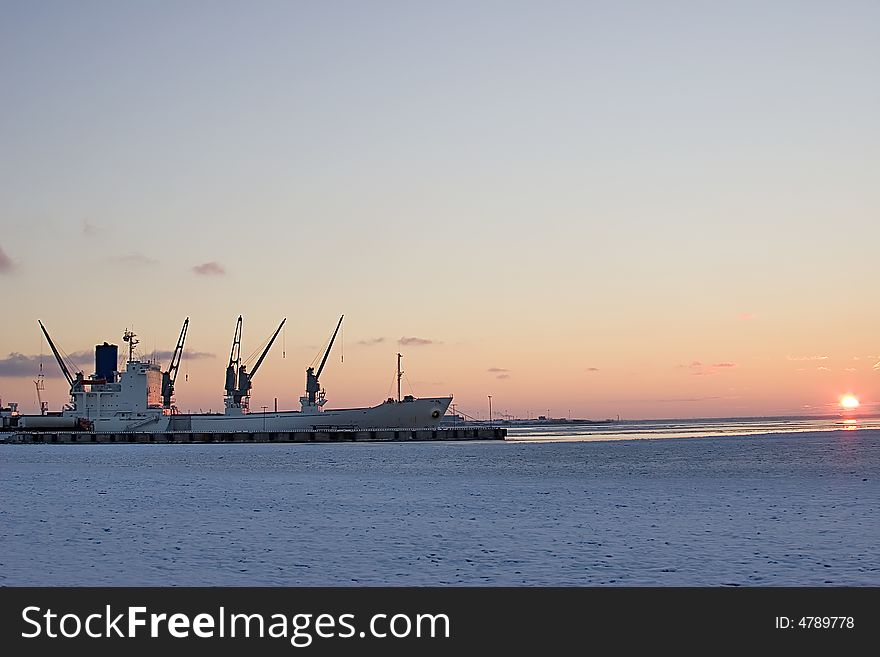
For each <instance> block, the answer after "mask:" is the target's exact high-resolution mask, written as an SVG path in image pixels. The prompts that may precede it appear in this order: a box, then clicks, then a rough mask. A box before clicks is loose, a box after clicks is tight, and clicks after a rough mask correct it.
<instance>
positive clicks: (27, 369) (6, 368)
mask: <svg viewBox="0 0 880 657" xmlns="http://www.w3.org/2000/svg"><path fill="white" fill-rule="evenodd" d="M44 360H45V359H44ZM39 372H40V357H39V356H26V355H24V354H19V353H17V352H12V353H11V354H9V355H8V356H7V357H6V358H0V376H5V377H17V376H36V375H37V374H39ZM43 374H44V375H46V376H47V377H50V378H55V377H59V378H60V377H61V370H59V369H58V368H57V367H54V366H53V367H46V366H44V367H43Z"/></svg>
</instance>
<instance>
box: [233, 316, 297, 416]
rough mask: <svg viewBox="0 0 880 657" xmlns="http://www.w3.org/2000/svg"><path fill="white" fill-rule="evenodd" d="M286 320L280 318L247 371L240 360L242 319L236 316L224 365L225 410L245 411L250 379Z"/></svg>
mask: <svg viewBox="0 0 880 657" xmlns="http://www.w3.org/2000/svg"><path fill="white" fill-rule="evenodd" d="M286 321H287V318H286V317H285V318H284V319H282V320H281V323H280V324H279V325H278V328H277V329H275V333H273V334H272V337H271V338H269V343H268V344H267V345H266V348H265V349H263V353H261V354H260V357H259V358H258V359H257V362H256V363H255V364H254V369H253V370H251V371H250V372H248V371H247V365H245V364H243V363H242V362H241V323H242V320H241V315H239V316H238V322H237V323H236V324H235V336H234V337H233V339H232V350H231V351H230V353H229V365H228V366H227V367H226V398H225V402H226V410H227V412H229V411H230V410H231V409H240V410H243V411H244V412H247V410H248V401H249V398H250V394H251V393H250V390H251V388H252V387H253V384H252V383H251V380H252V379H253V378H254V375H255V374H256V373H257V370H259V369H260V365H262V364H263V360H264V359H265V358H266V354H268V353H269V349H271V348H272V344H273V343H274V342H275V338H277V337H278V334H279V333H280V332H281V328H282V327H283V326H284V322H286Z"/></svg>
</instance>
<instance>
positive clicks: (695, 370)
mask: <svg viewBox="0 0 880 657" xmlns="http://www.w3.org/2000/svg"><path fill="white" fill-rule="evenodd" d="M679 367H680V368H686V369H689V370H690V371H691V375H693V376H708V375H711V374H716V373H718V371H719V370H728V369H732V368H734V367H738V366H737V364H736V363H731V362H723V363H712V364H711V365H703V363H702V362H700V361H698V360H695V361H691V364H690V365H679Z"/></svg>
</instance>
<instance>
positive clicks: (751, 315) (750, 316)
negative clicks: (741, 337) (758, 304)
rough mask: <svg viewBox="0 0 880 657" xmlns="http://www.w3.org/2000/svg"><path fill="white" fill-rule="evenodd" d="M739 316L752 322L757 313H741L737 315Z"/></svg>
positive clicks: (742, 319)
mask: <svg viewBox="0 0 880 657" xmlns="http://www.w3.org/2000/svg"><path fill="white" fill-rule="evenodd" d="M737 317H738V319H739V320H740V321H743V322H750V321H751V320H753V319H755V317H756V315H755V313H740V314H739V315H737Z"/></svg>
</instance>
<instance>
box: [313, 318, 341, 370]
mask: <svg viewBox="0 0 880 657" xmlns="http://www.w3.org/2000/svg"><path fill="white" fill-rule="evenodd" d="M343 317H345V315H342V317H340V318H339V323H338V324H337V325H336V330H335V331H333V337H332V338H330V344H329V345H327V351H326V352H325V353H324V358H323V360H321V365H320V367H318V372H317V374H315V378H320V376H321V372H323V371H324V365H326V364H327V356H329V355H330V350H331V349H332V348H333V341H334V340H336V334H337V333H339V327H340V326H342V318H343Z"/></svg>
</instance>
